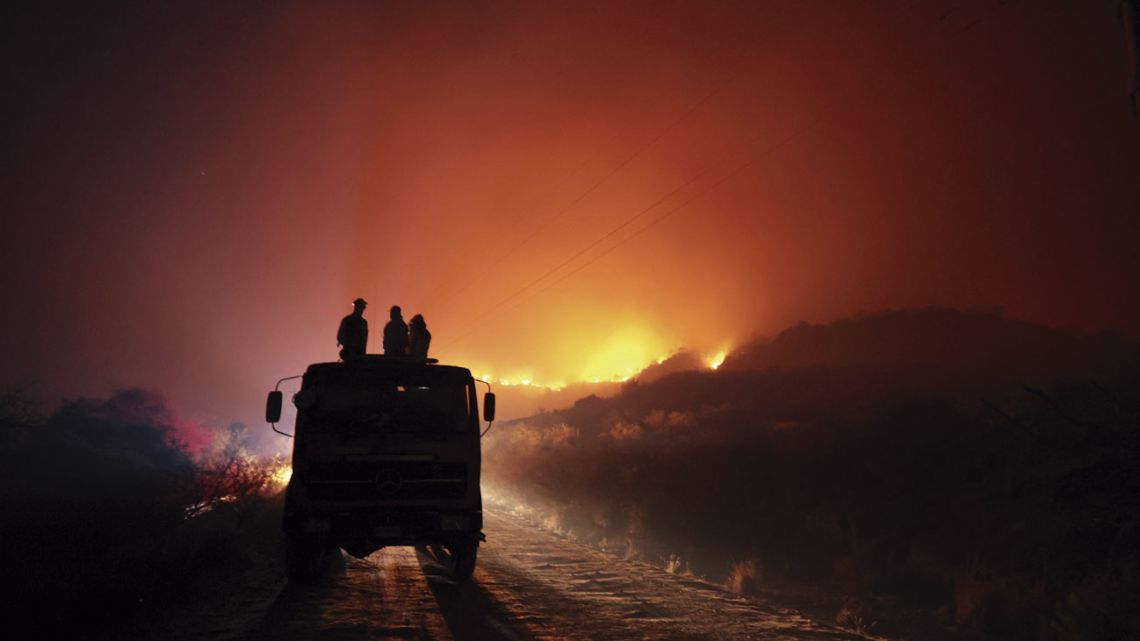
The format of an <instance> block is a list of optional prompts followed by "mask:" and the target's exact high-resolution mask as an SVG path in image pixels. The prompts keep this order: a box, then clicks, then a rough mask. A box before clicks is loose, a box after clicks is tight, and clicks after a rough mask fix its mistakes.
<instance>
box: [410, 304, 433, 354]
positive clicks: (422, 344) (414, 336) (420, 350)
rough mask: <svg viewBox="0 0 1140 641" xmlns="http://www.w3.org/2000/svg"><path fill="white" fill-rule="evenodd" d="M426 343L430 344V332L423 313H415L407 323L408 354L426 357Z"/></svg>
mask: <svg viewBox="0 0 1140 641" xmlns="http://www.w3.org/2000/svg"><path fill="white" fill-rule="evenodd" d="M428 345H431V332H429V331H428V328H427V323H426V322H424V317H423V315H422V314H416V315H415V316H413V317H412V322H410V323H408V356H415V357H416V358H427V353H428Z"/></svg>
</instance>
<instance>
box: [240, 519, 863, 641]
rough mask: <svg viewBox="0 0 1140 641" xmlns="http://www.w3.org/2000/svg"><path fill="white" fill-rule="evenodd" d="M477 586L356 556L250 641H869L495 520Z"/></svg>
mask: <svg viewBox="0 0 1140 641" xmlns="http://www.w3.org/2000/svg"><path fill="white" fill-rule="evenodd" d="M484 529H485V531H486V533H487V542H486V543H485V544H483V546H481V547H480V549H479V563H478V567H477V569H476V571H475V575H474V577H473V579H472V580H471V581H469V582H467V583H464V584H457V583H456V582H455V581H453V580H452V579H451V578H450V575H449V572H448V570H447V569H446V558H445V557H444V556H443V554H442V552H439V551H436V550H431V549H422V548H421V549H413V548H387V549H383V550H380V551H378V552H376V553H374V554H372V555H371V556H369V557H368V558H366V559H363V560H358V559H353V558H351V557H346V558H345V563H344V571H343V573H342V574H340V573H338V574H337V575H335V576H331V577H329V578H327V579H326V580H324V581H322V582H319V583H317V584H314V585H307V586H297V585H292V584H290V585H286V586H285V587H283V588H282V589H281V591H280V592H279V593H277V595H276V598H275V599H273V600H272V602H271V603H269V604H268V605H263V606H262V607H263V608H264V612H263V613H259V614H258V615H257V616H253V617H251V623H250V625H249V627H248V628H247V629H246V631H245V632H244V634H243V635H242V636H241V637H239V638H243V639H245V640H246V641H270V640H272V641H294V640H297V641H300V640H308V639H320V640H322V641H349V640H357V639H360V640H363V639H368V640H384V639H415V640H433V641H434V640H439V641H444V640H448V639H454V640H455V641H476V640H477V641H524V640H530V639H559V640H562V639H567V640H568V639H574V640H579V639H583V640H585V639H597V640H603V639H604V640H611V639H655V640H657V639H660V640H675V641H681V640H685V641H695V640H697V639H725V640H730V639H797V640H799V639H813V640H814V639H827V640H831V641H842V640H854V639H863V638H864V637H861V636H858V635H855V634H853V633H850V632H848V631H844V630H840V629H838V628H835V627H831V626H827V625H821V624H818V623H815V622H813V621H811V620H809V619H807V618H805V617H803V616H801V615H799V614H796V613H795V612H792V611H788V610H784V609H780V608H776V607H772V606H768V605H765V604H762V603H759V602H757V601H754V600H751V599H746V598H742V597H738V596H736V595H733V594H730V593H728V592H725V591H723V590H722V589H720V588H718V587H717V586H715V585H712V584H709V583H705V582H702V581H697V580H694V579H691V578H687V577H683V576H676V575H673V574H669V573H668V572H665V571H663V570H660V569H657V568H654V567H651V566H649V565H646V564H643V563H638V562H634V561H628V560H624V559H621V558H618V557H615V556H612V555H608V554H605V553H602V552H599V551H597V550H594V549H592V548H589V547H586V546H583V545H579V544H577V543H574V542H572V541H569V540H567V539H565V538H561V537H559V536H557V535H554V534H552V533H549V532H546V531H544V530H540V529H538V528H535V527H533V526H531V525H529V524H526V523H525V522H523V521H521V520H519V519H516V518H514V517H511V516H506V515H502V514H497V513H493V512H488V513H487V521H486V524H485V528H484Z"/></svg>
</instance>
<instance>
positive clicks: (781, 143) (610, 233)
mask: <svg viewBox="0 0 1140 641" xmlns="http://www.w3.org/2000/svg"><path fill="white" fill-rule="evenodd" d="M999 4H1000V3H999ZM942 19H943V18H939V21H941V20H942ZM972 24H973V23H971V26H972ZM835 103H838V99H836V100H834V101H833V103H832V104H835ZM692 111H694V110H690V112H686V115H685V116H684V117H688V115H690V114H691V113H692ZM825 119H826V118H825V117H824V116H820V117H818V118H816V119H815V120H814V121H813V122H811V123H810V124H809V125H806V126H804V127H801V128H799V129H797V130H795V131H793V132H791V134H789V135H788V136H786V137H785V138H783V139H781V140H779V141H777V142H776V143H775V144H773V145H771V146H769V147H768V148H766V149H764V150H762V151H761V152H759V153H758V154H756V155H755V156H752V157H751V158H749V159H748V160H746V161H745V162H744V163H742V164H740V165H738V166H737V167H735V168H734V169H733V170H731V171H730V172H729V173H728V174H726V175H724V176H722V177H721V178H720V179H719V180H717V181H715V182H714V183H712V184H711V185H709V186H708V187H707V188H705V189H703V190H700V191H698V192H697V193H696V194H694V195H693V196H692V197H691V198H688V199H686V200H685V201H683V202H682V203H680V204H679V205H677V206H676V207H673V208H672V209H669V210H667V211H666V212H664V213H663V214H662V215H660V216H658V217H657V218H655V219H653V220H652V221H651V222H650V223H649V224H648V225H646V226H645V227H642V228H641V229H639V230H637V231H635V232H634V233H633V234H631V235H629V236H627V237H626V238H624V239H622V240H620V241H619V242H617V243H615V244H613V245H611V246H610V247H608V248H607V249H605V250H603V251H602V252H601V253H599V254H596V255H595V256H593V257H591V258H590V259H588V260H587V261H586V262H584V263H582V264H581V265H579V266H578V267H576V268H575V269H573V270H571V271H570V272H568V273H566V274H564V275H562V276H561V277H559V278H557V279H556V280H554V281H553V282H550V283H548V284H547V285H546V286H544V287H542V288H540V289H539V290H537V291H535V292H534V293H532V294H531V295H530V296H528V297H527V298H525V299H523V300H522V301H519V302H518V303H516V304H515V305H512V306H511V307H510V308H508V309H506V310H503V313H505V312H508V311H512V310H514V309H517V308H518V307H520V306H522V305H524V304H525V303H527V302H529V301H530V300H532V299H534V298H535V297H537V296H539V295H541V294H542V293H544V292H546V291H549V290H550V289H551V288H553V287H555V286H556V285H558V284H560V283H562V282H564V281H565V280H566V279H568V278H570V277H572V276H574V275H575V274H577V273H579V272H581V271H582V270H584V269H585V268H586V267H588V266H590V265H592V264H593V263H595V262H596V261H598V260H600V259H601V258H603V257H604V256H606V255H608V254H610V253H611V252H613V251H614V250H616V249H617V248H619V247H621V246H623V245H625V244H626V243H628V242H629V241H631V240H633V239H634V238H636V237H638V236H640V235H641V234H643V233H644V232H646V231H648V230H649V229H650V228H651V227H654V226H655V225H657V224H659V223H661V222H662V221H664V220H665V219H667V218H669V217H670V216H672V215H673V214H675V213H676V212H678V211H680V210H681V209H684V208H685V207H687V206H688V205H689V204H691V203H692V202H693V201H695V200H696V199H697V198H700V197H701V196H703V195H705V194H707V193H709V192H711V191H713V190H715V189H716V188H718V187H720V186H721V185H723V184H724V183H726V182H727V181H728V180H729V179H731V178H732V177H734V176H735V175H737V174H739V173H740V172H742V171H744V170H745V169H747V168H748V167H750V166H752V165H753V164H755V163H756V162H757V161H759V160H760V159H762V158H763V157H765V156H767V155H769V154H771V153H773V152H775V151H777V150H778V149H779V148H781V147H783V146H784V145H786V144H788V143H789V142H791V141H792V140H794V139H795V138H796V137H798V136H799V135H801V134H802V133H804V132H805V131H806V130H807V129H811V128H815V127H817V126H818V125H820V124H821V123H822V122H823V121H824V120H825ZM707 171H708V170H707V169H705V170H702V171H700V172H698V174H696V175H695V176H693V177H691V178H690V179H689V180H687V181H685V183H684V184H682V185H681V186H679V187H677V188H674V189H673V190H671V191H670V192H669V193H667V194H666V195H664V196H662V197H661V198H658V199H657V200H656V201H654V202H653V203H652V204H651V205H649V206H648V207H646V208H644V209H642V210H640V211H639V212H637V213H636V214H634V215H633V216H632V217H630V218H629V219H627V220H625V221H624V222H622V223H621V224H619V225H618V226H617V227H615V228H613V229H611V230H609V231H608V232H606V233H605V234H603V235H602V236H601V237H600V238H598V239H596V240H595V241H593V242H591V243H590V244H589V245H587V246H586V247H585V248H583V249H582V250H579V251H578V252H575V253H574V254H573V255H572V256H570V257H569V258H567V259H565V260H563V261H562V262H561V263H559V264H558V265H556V266H555V267H554V268H552V269H550V270H548V271H547V272H545V273H544V274H543V275H542V276H539V277H538V278H536V279H534V280H532V281H531V282H529V283H528V284H527V285H525V286H523V287H522V288H521V289H519V290H517V291H515V292H514V293H512V294H511V295H509V296H507V297H506V298H504V299H502V300H500V301H499V302H498V303H496V304H495V305H492V306H491V307H490V308H488V309H486V310H484V312H483V313H482V314H480V315H479V316H478V317H476V318H475V319H473V320H472V321H471V322H472V323H475V322H478V321H480V320H482V319H484V318H487V317H488V316H490V315H491V314H492V313H494V312H495V311H496V310H497V309H498V308H499V307H502V306H503V305H505V304H506V303H508V302H510V301H511V300H513V299H515V298H517V297H518V296H520V295H522V294H524V293H525V292H526V291H527V290H528V289H530V288H531V287H533V286H535V285H537V284H538V283H540V282H541V281H543V280H545V279H546V278H548V277H549V276H551V275H553V274H554V273H556V272H557V271H559V270H560V269H561V268H563V267H565V266H566V265H568V264H569V263H571V262H573V261H574V260H576V259H577V258H579V257H581V256H582V255H584V254H585V253H587V252H589V251H590V250H591V249H593V248H595V247H597V246H598V245H600V244H601V243H602V242H604V241H605V240H606V239H608V238H611V237H613V236H614V235H615V234H616V233H618V232H620V231H621V230H622V229H624V228H625V227H627V226H628V225H630V224H632V223H633V222H634V221H636V220H637V219H639V218H640V217H641V216H643V215H644V214H646V213H648V212H649V211H651V210H652V209H654V208H656V207H657V206H658V205H660V204H661V203H663V202H665V201H666V200H668V199H669V198H670V197H672V196H673V195H675V194H676V193H678V192H680V191H681V190H683V189H684V188H686V187H687V186H689V185H690V184H692V183H693V182H695V181H696V180H698V179H699V178H700V177H701V176H703V175H704V174H705V173H707ZM500 315H501V314H495V315H494V317H498V316H500ZM476 331H478V328H472V329H470V330H468V331H467V332H464V333H463V334H460V335H459V336H456V337H455V338H453V339H451V340H450V341H448V342H446V343H444V345H442V346H441V347H443V348H446V347H447V346H449V345H453V344H455V343H457V342H459V341H460V340H462V339H463V338H466V337H467V336H470V335H471V334H473V333H474V332H476Z"/></svg>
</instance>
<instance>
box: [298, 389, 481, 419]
mask: <svg viewBox="0 0 1140 641" xmlns="http://www.w3.org/2000/svg"><path fill="white" fill-rule="evenodd" d="M468 393H469V392H468V388H467V386H466V385H463V384H460V383H457V382H455V381H440V380H431V379H424V380H394V379H388V378H374V377H367V378H360V377H338V379H334V380H326V381H322V382H320V383H319V384H317V385H314V386H312V387H309V388H307V389H305V390H302V391H301V393H300V394H299V395H298V405H299V406H300V405H304V404H309V405H310V407H308V408H307V409H306V408H302V409H303V410H304V411H305V412H306V413H307V414H308V415H309V418H310V419H312V420H311V422H310V425H311V426H312V427H314V428H316V429H321V430H332V431H352V432H357V431H367V432H375V431H401V432H404V431H414V432H443V431H462V430H464V429H465V428H466V427H467V426H468V422H469V419H470V403H469V400H468ZM306 395H308V396H307V397H306ZM302 397H305V398H302Z"/></svg>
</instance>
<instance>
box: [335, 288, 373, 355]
mask: <svg viewBox="0 0 1140 641" xmlns="http://www.w3.org/2000/svg"><path fill="white" fill-rule="evenodd" d="M367 305H368V303H366V302H365V301H364V299H363V298H357V299H356V300H354V301H352V313H351V314H349V315H348V316H345V317H344V318H343V319H341V321H340V329H338V330H337V331H336V344H337V345H339V346H340V348H341V350H340V359H341V360H342V361H347V360H350V359H352V358H355V357H357V356H364V350H365V348H366V346H367V345H368V321H366V320H364V308H365V306H367Z"/></svg>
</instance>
